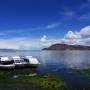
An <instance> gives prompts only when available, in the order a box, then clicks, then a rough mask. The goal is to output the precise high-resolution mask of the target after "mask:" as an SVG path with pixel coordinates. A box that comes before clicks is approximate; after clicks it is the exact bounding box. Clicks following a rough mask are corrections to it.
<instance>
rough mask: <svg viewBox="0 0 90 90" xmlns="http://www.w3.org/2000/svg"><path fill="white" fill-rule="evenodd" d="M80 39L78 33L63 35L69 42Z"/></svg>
mask: <svg viewBox="0 0 90 90" xmlns="http://www.w3.org/2000/svg"><path fill="white" fill-rule="evenodd" d="M80 38H81V35H80V34H79V33H78V32H73V31H68V33H67V34H66V35H65V39H69V40H77V39H80Z"/></svg>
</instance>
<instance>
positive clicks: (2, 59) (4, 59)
mask: <svg viewBox="0 0 90 90" xmlns="http://www.w3.org/2000/svg"><path fill="white" fill-rule="evenodd" d="M0 60H1V61H11V59H9V58H8V57H1V59H0Z"/></svg>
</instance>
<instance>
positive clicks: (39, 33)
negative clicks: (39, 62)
mask: <svg viewBox="0 0 90 90" xmlns="http://www.w3.org/2000/svg"><path fill="white" fill-rule="evenodd" d="M55 43H65V44H75V45H88V46H90V0H0V48H11V49H30V50H37V49H42V48H44V47H48V46H50V45H52V44H55Z"/></svg>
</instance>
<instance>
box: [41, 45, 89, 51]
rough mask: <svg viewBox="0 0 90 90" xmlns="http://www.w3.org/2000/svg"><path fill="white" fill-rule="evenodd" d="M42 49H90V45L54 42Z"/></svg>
mask: <svg viewBox="0 0 90 90" xmlns="http://www.w3.org/2000/svg"><path fill="white" fill-rule="evenodd" d="M42 50H90V46H84V45H68V44H54V45H51V46H50V47H48V48H43V49H42Z"/></svg>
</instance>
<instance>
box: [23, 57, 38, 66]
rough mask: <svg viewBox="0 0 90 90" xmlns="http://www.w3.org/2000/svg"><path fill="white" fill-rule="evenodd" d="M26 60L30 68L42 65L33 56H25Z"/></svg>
mask: <svg viewBox="0 0 90 90" xmlns="http://www.w3.org/2000/svg"><path fill="white" fill-rule="evenodd" d="M25 58H26V59H27V60H28V62H29V66H37V65H39V64H40V62H39V61H38V60H37V58H35V57H33V56H25Z"/></svg>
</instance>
